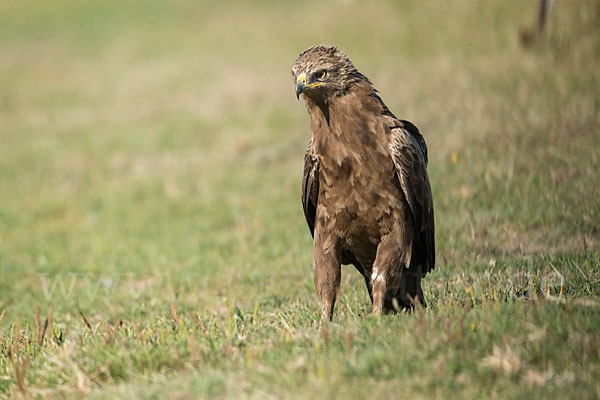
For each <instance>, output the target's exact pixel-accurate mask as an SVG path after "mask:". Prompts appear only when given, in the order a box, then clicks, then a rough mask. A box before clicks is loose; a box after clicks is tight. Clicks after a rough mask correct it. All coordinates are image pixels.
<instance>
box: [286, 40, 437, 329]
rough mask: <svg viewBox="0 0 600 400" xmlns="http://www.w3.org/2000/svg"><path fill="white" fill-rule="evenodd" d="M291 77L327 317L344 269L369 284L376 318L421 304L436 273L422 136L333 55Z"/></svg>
mask: <svg viewBox="0 0 600 400" xmlns="http://www.w3.org/2000/svg"><path fill="white" fill-rule="evenodd" d="M292 75H293V76H294V82H295V84H296V96H297V97H300V95H302V97H303V98H304V100H305V102H306V108H307V109H308V114H309V116H310V126H311V130H312V138H311V140H310V143H309V145H308V149H307V151H306V155H305V157H304V176H303V179H302V206H303V208H304V215H305V216H306V221H307V222H308V226H309V228H310V231H311V233H312V234H313V237H314V250H313V252H314V254H313V257H314V265H313V268H314V269H313V272H314V281H315V287H316V290H317V295H318V297H319V299H320V300H321V304H322V314H321V318H322V319H327V318H329V319H331V318H332V317H333V308H334V305H335V301H336V299H337V297H338V295H339V288H340V277H341V268H340V265H341V264H353V265H354V266H355V267H356V269H357V270H358V271H359V272H360V273H361V274H362V275H363V277H364V278H365V282H366V284H367V288H368V291H369V295H370V297H371V301H372V302H373V313H376V314H377V313H381V312H385V311H393V310H395V309H398V307H400V308H403V307H404V308H409V307H412V306H413V305H415V304H417V303H421V304H425V303H424V298H423V291H422V289H421V278H422V277H424V276H425V274H427V272H429V271H431V270H432V269H433V268H434V265H435V246H434V220H433V200H432V196H431V189H430V186H429V177H428V175H427V147H426V145H425V140H424V139H423V136H421V134H420V133H419V130H418V129H417V127H416V126H414V125H413V124H412V123H410V122H408V121H405V120H401V119H398V118H396V117H395V116H394V114H392V113H391V112H390V110H389V109H388V108H387V107H386V105H385V104H384V103H383V101H382V100H381V98H380V97H379V96H378V94H377V90H375V89H374V88H373V85H372V84H371V82H370V81H369V79H367V77H365V76H364V75H362V74H361V73H360V72H358V70H357V69H356V68H355V67H354V65H352V63H351V62H350V60H349V59H348V57H347V56H346V55H345V54H344V53H343V52H341V51H339V50H338V49H337V48H335V47H329V46H323V45H321V46H315V47H311V48H310V49H308V50H305V51H304V52H302V53H301V54H300V55H299V56H298V58H297V59H296V61H295V62H294V65H293V66H292Z"/></svg>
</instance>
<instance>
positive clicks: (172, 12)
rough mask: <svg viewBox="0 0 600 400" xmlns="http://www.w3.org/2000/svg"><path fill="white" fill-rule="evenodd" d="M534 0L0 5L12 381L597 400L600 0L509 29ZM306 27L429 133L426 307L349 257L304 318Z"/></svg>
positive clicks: (175, 394)
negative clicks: (394, 308) (378, 313)
mask: <svg viewBox="0 0 600 400" xmlns="http://www.w3.org/2000/svg"><path fill="white" fill-rule="evenodd" d="M536 8H537V2H534V1H518V0H509V1H504V2H485V3H484V2H475V1H468V0H460V1H456V2H452V3H446V2H439V1H425V2H423V1H416V0H414V1H412V0H411V1H404V2H393V1H384V2H368V3H360V4H359V3H358V2H355V1H350V0H348V1H335V2H313V1H305V2H295V3H293V4H292V3H290V4H285V3H280V2H272V1H256V2H252V3H230V2H215V3H207V4H199V3H197V2H191V1H190V2H187V1H183V0H178V1H173V2H160V1H148V0H144V1H141V0H137V1H135V0H134V1H128V2H120V1H112V0H111V1H103V2H91V1H87V2H86V1H80V0H72V1H63V0H61V1H52V2H34V1H32V0H19V1H17V0H7V1H4V2H2V3H1V4H0V87H1V90H0V142H1V143H2V145H1V146H0V199H1V202H2V207H1V208H0V293H1V296H0V347H1V348H0V350H1V351H0V397H5V398H15V397H19V396H21V397H33V398H36V397H37V398H46V397H48V398H52V397H55V398H64V397H67V398H70V397H73V398H79V397H81V396H82V395H83V396H86V397H89V398H92V399H94V398H127V399H136V398H179V399H187V398H190V399H191V398H198V397H210V398H277V399H280V398H281V399H294V398H307V397H311V398H344V399H346V398H351V399H352V398H356V399H361V398H398V397H406V398H432V397H434V398H448V397H450V398H452V397H454V398H474V397H477V398H489V397H495V398H498V397H501V398H505V397H508V398H547V397H559V398H567V397H568V398H574V397H577V398H594V397H597V396H599V394H600V384H599V383H598V382H599V381H600V247H599V243H600V232H599V231H598V226H599V222H600V200H599V199H600V185H598V171H599V170H600V152H599V151H598V149H599V148H600V132H599V127H600V91H599V90H598V88H599V82H600V34H599V33H600V31H599V29H600V28H599V26H600V24H599V21H600V3H598V2H594V1H575V0H574V1H570V2H554V3H553V8H552V10H551V12H550V16H549V20H548V24H547V30H546V31H545V32H543V34H542V35H541V36H539V37H535V38H534V40H533V41H530V42H528V46H524V45H523V43H522V42H521V41H520V37H523V34H522V33H523V32H524V31H526V30H530V29H531V28H532V27H533V26H534V22H535V18H536ZM318 43H327V44H335V45H338V46H339V47H341V48H342V49H343V50H345V51H346V52H347V54H348V55H349V56H350V58H351V59H352V60H353V62H354V64H355V65H356V66H357V67H358V68H359V70H360V71H362V72H363V73H365V74H366V75H367V76H368V77H369V78H370V79H371V80H372V81H373V83H374V84H375V87H377V88H378V89H379V90H380V91H381V96H382V98H383V99H384V101H385V102H386V103H387V105H388V106H389V107H390V109H391V110H392V111H393V112H394V113H395V114H396V115H397V116H398V117H400V118H405V119H408V120H410V121H412V122H414V123H415V124H416V125H417V126H418V127H419V128H420V130H421V131H422V132H423V134H424V136H425V139H426V140H427V143H428V146H429V173H430V178H431V186H432V190H433V195H434V202H435V210H436V228H437V235H436V238H437V255H438V257H437V265H436V269H435V271H434V272H433V273H431V274H430V275H428V276H427V278H426V279H425V280H424V281H423V285H424V291H425V295H426V297H427V301H428V305H429V306H428V308H427V309H418V310H416V311H415V312H413V313H411V314H400V315H391V316H383V317H373V316H370V315H369V310H370V308H371V307H370V302H369V299H368V295H367V293H366V290H365V288H364V287H363V282H362V278H361V277H360V276H359V274H358V273H357V272H356V271H355V270H354V268H352V267H345V268H344V269H343V280H342V289H341V298H340V299H339V302H338V305H337V307H336V312H335V317H334V320H333V322H332V323H330V324H328V325H326V326H324V327H322V328H321V329H319V328H318V320H319V316H320V312H319V305H318V301H317V299H316V296H315V294H314V287H313V283H312V265H311V260H312V247H311V245H312V241H311V237H310V233H309V231H308V228H307V226H306V224H305V221H304V217H303V214H302V209H301V203H300V189H301V188H300V180H301V173H302V162H303V155H304V150H305V148H306V144H307V143H308V140H309V135H310V131H309V123H308V116H307V113H306V110H305V108H304V105H303V104H302V102H298V101H296V98H295V96H294V86H293V82H292V77H291V73H290V67H291V64H292V62H293V61H294V59H295V58H296V56H297V55H298V53H299V52H300V51H302V50H303V49H305V48H307V47H310V46H312V45H314V44H318ZM36 313H38V314H39V316H37V317H36ZM50 316H51V318H49V317H50ZM48 319H49V321H48V322H46V321H47V320H48Z"/></svg>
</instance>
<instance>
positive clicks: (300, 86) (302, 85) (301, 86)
mask: <svg viewBox="0 0 600 400" xmlns="http://www.w3.org/2000/svg"><path fill="white" fill-rule="evenodd" d="M305 89H306V74H305V73H304V72H302V73H301V74H300V75H298V77H297V78H296V98H297V99H298V100H299V99H300V94H301V93H302V92H304V90H305Z"/></svg>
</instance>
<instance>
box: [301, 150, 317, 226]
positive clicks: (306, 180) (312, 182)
mask: <svg viewBox="0 0 600 400" xmlns="http://www.w3.org/2000/svg"><path fill="white" fill-rule="evenodd" d="M318 195H319V158H318V157H317V155H316V154H315V151H314V149H313V145H312V139H311V141H310V143H309V144H308V149H307V150H306V154H305V155H304V173H303V175H302V208H303V209H304V217H305V218H306V222H307V223H308V227H309V228H310V234H311V235H313V237H314V232H315V218H316V214H317V200H318Z"/></svg>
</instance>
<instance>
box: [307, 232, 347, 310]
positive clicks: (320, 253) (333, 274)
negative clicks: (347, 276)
mask: <svg viewBox="0 0 600 400" xmlns="http://www.w3.org/2000/svg"><path fill="white" fill-rule="evenodd" d="M313 258H314V263H313V277H314V281H315V288H316V290H317V296H318V297H319V300H321V322H324V321H326V320H331V319H332V318H333V308H334V306H335V301H336V299H337V297H338V296H339V292H340V281H341V275H342V272H341V250H340V246H339V244H338V240H337V238H335V237H333V235H328V234H324V233H323V232H321V231H320V229H315V241H314V250H313Z"/></svg>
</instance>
